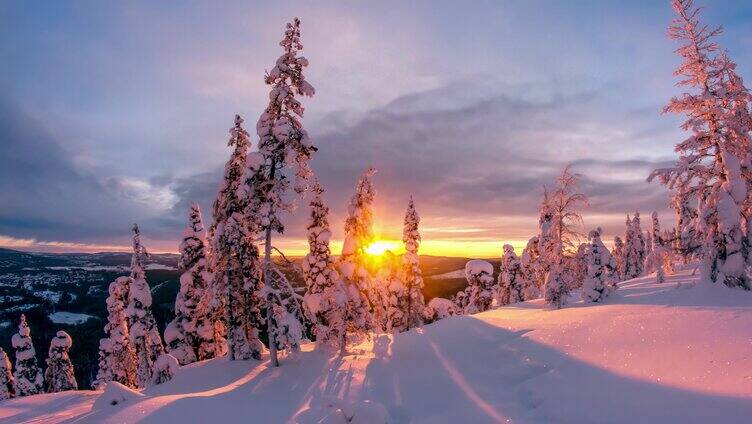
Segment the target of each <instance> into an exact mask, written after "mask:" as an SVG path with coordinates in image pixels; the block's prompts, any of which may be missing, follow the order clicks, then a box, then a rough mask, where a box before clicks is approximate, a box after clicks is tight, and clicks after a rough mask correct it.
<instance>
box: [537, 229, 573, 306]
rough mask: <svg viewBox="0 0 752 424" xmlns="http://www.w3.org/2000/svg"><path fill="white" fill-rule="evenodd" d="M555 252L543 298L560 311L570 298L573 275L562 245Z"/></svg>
mask: <svg viewBox="0 0 752 424" xmlns="http://www.w3.org/2000/svg"><path fill="white" fill-rule="evenodd" d="M554 252H556V253H555V255H554V259H553V261H552V262H551V268H550V269H549V271H548V273H547V274H546V285H545V287H544V290H543V298H544V299H545V300H546V303H547V304H549V305H551V306H553V307H555V308H557V309H558V308H561V307H562V306H564V304H565V303H566V301H567V297H568V296H569V284H570V281H571V275H570V272H569V270H567V267H566V260H565V257H564V250H563V248H562V246H561V243H559V245H558V246H556V247H555V250H554Z"/></svg>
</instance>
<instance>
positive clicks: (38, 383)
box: [11, 315, 44, 396]
mask: <svg viewBox="0 0 752 424" xmlns="http://www.w3.org/2000/svg"><path fill="white" fill-rule="evenodd" d="M11 344H12V345H13V349H15V350H16V370H15V371H14V372H13V378H14V380H15V382H14V385H15V386H14V389H15V391H16V396H29V395H36V394H39V393H43V392H44V379H43V377H42V370H41V369H39V366H38V365H37V354H36V351H35V350H34V345H33V344H32V343H31V330H30V329H29V326H28V324H26V315H21V323H20V324H19V325H18V333H16V334H14V335H13V337H12V338H11Z"/></svg>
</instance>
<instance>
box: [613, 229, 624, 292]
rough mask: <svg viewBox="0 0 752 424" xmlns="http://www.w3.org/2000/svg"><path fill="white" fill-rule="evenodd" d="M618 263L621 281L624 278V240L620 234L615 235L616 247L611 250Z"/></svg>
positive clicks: (617, 269)
mask: <svg viewBox="0 0 752 424" xmlns="http://www.w3.org/2000/svg"><path fill="white" fill-rule="evenodd" d="M611 256H613V257H614V263H615V264H616V275H617V276H618V278H619V281H621V280H624V240H622V239H621V237H619V236H615V237H614V249H613V250H612V251H611Z"/></svg>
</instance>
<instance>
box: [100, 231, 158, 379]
mask: <svg viewBox="0 0 752 424" xmlns="http://www.w3.org/2000/svg"><path fill="white" fill-rule="evenodd" d="M147 257H148V252H147V251H146V248H145V247H144V246H143V244H142V243H141V232H140V231H139V228H138V225H135V224H134V225H133V255H132V256H131V273H130V276H128V277H118V278H117V279H115V281H113V282H112V283H110V287H109V296H108V297H107V301H106V302H107V324H106V325H105V327H104V331H105V336H106V337H105V338H103V339H101V340H100V341H99V370H98V372H97V378H96V381H95V382H94V387H96V388H101V387H103V386H104V385H105V384H106V383H108V382H110V381H117V382H118V383H121V384H123V385H125V386H128V387H146V386H148V385H150V384H152V380H153V378H154V374H155V364H156V363H157V362H158V361H159V360H160V358H161V357H162V356H165V355H167V354H166V353H165V348H164V343H163V342H162V336H161V335H160V334H159V330H158V329H157V324H156V321H155V320H154V314H153V313H152V310H151V303H152V297H151V289H150V288H149V284H148V282H147V281H146V271H145V270H144V261H145V260H146V258H147Z"/></svg>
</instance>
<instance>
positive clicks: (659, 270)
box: [645, 212, 672, 283]
mask: <svg viewBox="0 0 752 424" xmlns="http://www.w3.org/2000/svg"><path fill="white" fill-rule="evenodd" d="M651 217H652V220H653V228H652V232H651V233H650V239H651V240H652V242H651V243H650V245H649V246H650V250H649V251H648V254H647V256H646V258H645V272H646V273H650V272H655V275H656V279H657V281H658V282H659V283H665V282H666V271H667V269H666V268H667V266H668V267H669V268H672V267H671V256H672V255H671V252H670V250H669V249H668V248H666V246H665V245H664V243H663V241H662V239H661V226H660V223H659V222H658V212H653V214H652V216H651Z"/></svg>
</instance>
